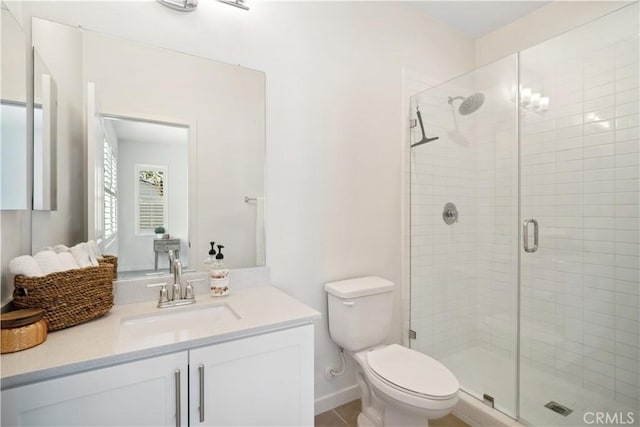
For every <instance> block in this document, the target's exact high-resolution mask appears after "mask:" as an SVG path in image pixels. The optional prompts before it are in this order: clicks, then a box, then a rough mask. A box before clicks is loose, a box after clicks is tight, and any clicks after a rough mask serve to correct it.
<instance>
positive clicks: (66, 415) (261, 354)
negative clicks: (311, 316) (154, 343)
mask: <svg viewBox="0 0 640 427" xmlns="http://www.w3.org/2000/svg"><path fill="white" fill-rule="evenodd" d="M313 369H314V368H313V325H312V324H307V325H303V326H297V327H293V328H290V329H283V330H280V331H276V332H270V333H265V334H261V335H256V336H252V337H249V338H242V339H237V340H233V341H227V342H222V343H219V344H213V345H210V346H206V347H199V348H195V349H189V350H185V351H181V352H178V353H174V354H168V355H163V356H157V357H152V358H148V359H144V360H138V361H135V362H129V363H124V364H121V365H116V366H111V367H107V368H101V369H96V370H92V371H88V372H83V373H78V374H72V375H68V376H64V377H61V378H55V379H50V380H46V381H41V382H37V383H33V384H29V385H24V386H19V387H15V388H11V389H8V390H4V391H3V392H2V426H45V425H46V426H107V425H109V426H145V425H147V426H151V425H153V426H175V425H176V418H175V415H176V413H177V412H179V413H180V423H179V424H180V425H182V426H187V425H192V426H195V425H214V426H303V425H313V413H314V409H313V392H314V391H313ZM178 385H179V389H180V393H179V395H178V396H177V393H176V391H177V388H178ZM178 402H179V408H180V409H179V411H177V410H176V407H177V404H178Z"/></svg>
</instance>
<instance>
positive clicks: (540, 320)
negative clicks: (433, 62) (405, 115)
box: [410, 3, 640, 426]
mask: <svg viewBox="0 0 640 427" xmlns="http://www.w3.org/2000/svg"><path fill="white" fill-rule="evenodd" d="M639 49H640V46H639V41H638V4H637V3H634V4H632V5H630V6H626V7H624V8H622V9H619V10H618V11H616V12H613V13H611V14H609V15H606V16H604V17H602V18H600V19H598V20H596V21H593V22H591V23H589V24H586V25H584V26H582V27H580V28H578V29H575V30H572V31H570V32H567V33H565V34H562V35H560V36H558V37H556V38H554V39H551V40H549V41H547V42H544V43H541V44H539V45H537V46H534V47H532V48H529V49H527V50H524V51H521V52H519V53H517V54H514V55H512V56H509V57H506V58H503V59H502V60H499V61H496V62H494V63H492V64H489V65H486V66H483V67H481V68H478V69H476V70H474V71H473V72H471V73H468V74H465V75H463V76H460V77H457V78H455V79H453V80H451V81H448V82H446V83H443V84H440V85H438V86H436V87H433V88H431V89H428V90H426V91H424V92H421V93H419V94H417V95H415V96H413V97H411V101H410V109H411V117H412V118H415V119H416V126H415V127H413V128H412V130H411V146H412V148H411V158H410V163H411V187H410V191H411V196H410V208H411V220H410V239H411V256H410V286H411V301H410V304H411V310H410V316H411V318H410V324H411V329H412V330H413V331H415V332H416V336H415V338H414V339H412V340H411V342H410V345H411V347H412V348H413V349H416V350H418V351H421V352H424V353H425V354H427V355H429V356H431V357H434V358H435V359H437V360H439V361H440V362H442V363H443V364H444V365H445V366H447V367H448V368H449V369H450V370H451V371H452V372H453V373H454V374H455V375H456V376H457V378H458V379H459V381H460V384H461V388H462V390H463V391H464V392H466V393H468V394H470V395H472V396H474V397H476V398H478V399H480V400H484V401H486V402H488V403H489V402H491V401H492V402H493V405H495V408H496V409H497V410H499V411H501V412H503V413H505V414H507V415H509V416H511V417H512V418H515V419H519V420H521V421H523V422H525V423H527V424H531V425H536V426H564V425H567V426H569V425H571V426H576V425H591V424H594V423H595V422H596V416H598V414H599V413H603V414H608V416H609V418H606V419H605V418H603V419H602V420H604V421H605V423H604V424H610V425H619V424H626V425H639V424H640V396H639V394H640V393H639V390H640V387H639V379H640V362H639V360H640V343H639V335H640V324H639V312H640V284H639V282H640V277H639V260H640V256H639V255H640V254H639V249H638V248H639V246H640V245H639V243H640V239H639V234H640V231H639V224H640V217H639V212H638V211H639V194H640V193H639V191H640V187H639V182H640V166H639V165H640V161H639V160H640V150H639V147H640V143H639V140H638V138H639V137H638V129H639V128H638V126H639V118H640V117H639V111H638V101H639V99H640V98H639V96H638V94H639V80H640V78H639V71H638V70H639V64H638V52H639ZM436 138H437V139H436ZM630 414H631V415H630ZM605 416H606V415H605ZM592 418H593V419H592ZM599 424H603V423H602V422H600V423H599Z"/></svg>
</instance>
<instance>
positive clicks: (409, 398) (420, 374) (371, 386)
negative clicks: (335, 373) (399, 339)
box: [350, 344, 460, 427]
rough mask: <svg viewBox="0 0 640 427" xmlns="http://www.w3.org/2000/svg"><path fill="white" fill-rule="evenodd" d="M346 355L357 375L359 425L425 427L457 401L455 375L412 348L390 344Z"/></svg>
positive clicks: (444, 413)
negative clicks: (359, 403) (356, 366)
mask: <svg viewBox="0 0 640 427" xmlns="http://www.w3.org/2000/svg"><path fill="white" fill-rule="evenodd" d="M350 356H351V357H352V358H353V359H354V360H355V361H356V363H357V364H358V372H357V375H359V376H361V381H359V386H360V389H361V395H362V396H363V398H362V406H363V413H362V414H361V415H362V416H361V417H359V418H358V425H359V426H361V427H365V426H377V427H380V426H421V427H426V426H427V425H428V420H429V419H435V418H441V417H443V416H445V415H447V414H449V413H450V412H451V410H452V409H453V407H454V406H455V405H456V403H457V402H458V389H459V388H460V385H459V383H458V380H457V379H456V377H455V376H454V375H453V374H452V373H451V371H449V370H448V369H447V368H446V367H445V366H444V365H442V364H441V363H439V362H438V361H436V360H434V359H432V358H430V357H429V356H426V355H424V354H422V353H419V352H417V351H415V350H411V349H408V348H406V347H402V346H399V345H397V344H392V345H389V346H381V347H377V348H375V349H372V350H363V351H360V352H358V353H353V354H350Z"/></svg>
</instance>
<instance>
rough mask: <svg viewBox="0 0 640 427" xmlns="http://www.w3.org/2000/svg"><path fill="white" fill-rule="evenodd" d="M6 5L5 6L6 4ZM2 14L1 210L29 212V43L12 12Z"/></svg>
mask: <svg viewBox="0 0 640 427" xmlns="http://www.w3.org/2000/svg"><path fill="white" fill-rule="evenodd" d="M3 6H4V5H3ZM1 11H2V25H1V26H0V30H1V31H2V38H1V40H2V46H1V47H0V49H1V50H0V52H1V54H2V59H1V61H2V62H1V64H2V70H1V72H0V76H1V81H0V129H1V132H2V134H1V135H0V209H2V210H25V209H27V206H28V204H27V200H28V196H29V193H28V189H27V161H28V160H27V108H26V101H27V95H26V90H27V80H26V72H27V68H26V56H25V47H26V40H25V36H24V33H23V32H22V29H21V28H20V25H19V24H18V22H17V21H16V20H15V18H14V17H13V15H12V14H11V12H9V11H8V10H7V9H5V8H4V7H3V8H2V9H1Z"/></svg>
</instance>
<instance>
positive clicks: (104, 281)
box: [13, 263, 114, 331]
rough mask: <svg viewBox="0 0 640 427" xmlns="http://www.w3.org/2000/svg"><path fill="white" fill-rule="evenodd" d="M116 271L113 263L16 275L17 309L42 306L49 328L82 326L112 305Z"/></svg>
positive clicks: (14, 300) (52, 329)
mask: <svg viewBox="0 0 640 427" xmlns="http://www.w3.org/2000/svg"><path fill="white" fill-rule="evenodd" d="M113 272H114V267H113V264H109V263H101V264H100V265H99V266H97V267H86V268H79V269H76V270H67V271H62V272H59V273H51V274H47V275H46V276H43V277H26V276H22V275H17V276H16V277H15V279H14V285H15V288H14V290H13V303H14V305H15V306H16V307H18V308H42V309H43V310H44V312H45V314H44V318H45V319H47V322H48V324H49V331H57V330H58V329H64V328H68V327H70V326H75V325H79V324H80V323H84V322H88V321H89V320H93V319H95V318H97V317H100V316H103V315H105V314H106V313H107V312H108V311H109V310H111V307H113Z"/></svg>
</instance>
